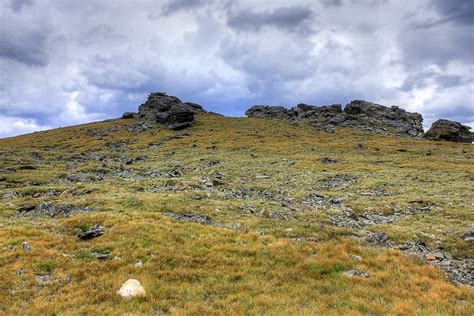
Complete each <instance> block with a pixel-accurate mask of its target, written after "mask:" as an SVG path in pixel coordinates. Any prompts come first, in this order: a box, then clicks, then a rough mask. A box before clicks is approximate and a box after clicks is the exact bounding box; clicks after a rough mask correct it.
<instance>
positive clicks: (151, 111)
mask: <svg viewBox="0 0 474 316" xmlns="http://www.w3.org/2000/svg"><path fill="white" fill-rule="evenodd" d="M196 113H206V111H205V110H204V109H203V108H202V106H201V105H199V104H197V103H191V102H182V101H181V100H180V99H178V98H177V97H174V96H170V95H167V94H166V93H163V92H155V93H151V94H150V95H149V96H148V100H147V101H146V102H145V103H144V104H142V105H140V106H139V108H138V114H135V113H131V112H125V113H124V114H123V115H122V118H124V119H131V118H135V117H136V118H139V119H151V120H155V121H156V122H158V123H160V124H165V125H166V126H167V127H168V128H170V129H172V130H179V129H183V128H186V127H189V126H192V125H193V124H194V114H196Z"/></svg>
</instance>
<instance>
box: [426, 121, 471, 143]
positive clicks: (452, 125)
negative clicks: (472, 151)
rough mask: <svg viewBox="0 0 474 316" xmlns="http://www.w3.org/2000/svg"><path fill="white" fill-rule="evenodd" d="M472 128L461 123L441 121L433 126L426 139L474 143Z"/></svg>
mask: <svg viewBox="0 0 474 316" xmlns="http://www.w3.org/2000/svg"><path fill="white" fill-rule="evenodd" d="M470 129H471V128H470V127H469V126H466V125H462V124H461V123H458V122H454V121H449V120H444V119H440V120H437V121H436V122H434V123H433V125H431V128H430V129H429V130H428V131H427V132H426V134H425V138H426V139H431V140H448V141H453V142H461V143H472V142H474V133H473V132H471V131H470Z"/></svg>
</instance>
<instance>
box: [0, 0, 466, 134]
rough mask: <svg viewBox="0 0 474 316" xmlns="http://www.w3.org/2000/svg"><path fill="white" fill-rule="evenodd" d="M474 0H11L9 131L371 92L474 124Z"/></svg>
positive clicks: (2, 62)
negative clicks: (165, 102)
mask: <svg viewBox="0 0 474 316" xmlns="http://www.w3.org/2000/svg"><path fill="white" fill-rule="evenodd" d="M473 60H474V1H472V0H417V1H413V0H292V1H289V0H288V1H279V0H273V1H269V0H239V1H229V0H175V1H167V0H162V1H159V0H158V1H156V0H155V1H152V0H133V1H132V0H81V1H77V0H0V137H8V136H13V135H18V134H23V133H29V132H33V131H39V130H44V129H49V128H54V127H59V126H68V125H75V124H80V123H86V122H91V121H97V120H103V119H108V118H114V117H118V116H120V115H121V114H122V113H123V112H125V111H136V110H137V107H138V105H140V104H141V103H143V102H145V101H146V98H147V95H148V94H149V93H150V92H154V91H163V92H167V93H168V94H170V95H176V96H178V97H179V98H180V99H182V100H183V101H191V102H196V103H200V104H202V105H203V106H204V107H205V108H206V109H207V110H210V111H214V112H218V113H222V114H225V115H228V116H243V115H244V112H245V110H246V109H247V108H249V107H250V106H252V105H255V104H264V105H283V106H287V107H292V106H294V105H296V104H298V103H307V104H313V105H327V104H343V105H344V104H347V103H348V102H349V101H351V100H355V99H363V100H367V101H372V102H376V103H379V104H383V105H387V106H390V105H398V106H400V107H402V108H405V109H407V110H409V111H414V112H419V113H421V114H422V115H423V117H424V119H425V121H424V127H425V129H427V128H429V126H430V125H431V123H432V122H433V121H434V120H436V119H438V118H446V119H451V120H455V121H459V122H461V123H464V124H467V125H470V126H472V127H474V76H473V68H474V67H473Z"/></svg>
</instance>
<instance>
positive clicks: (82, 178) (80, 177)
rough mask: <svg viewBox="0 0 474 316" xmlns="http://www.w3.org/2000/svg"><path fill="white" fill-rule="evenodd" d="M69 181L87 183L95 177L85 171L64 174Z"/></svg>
mask: <svg viewBox="0 0 474 316" xmlns="http://www.w3.org/2000/svg"><path fill="white" fill-rule="evenodd" d="M66 180H68V181H70V182H79V183H88V182H93V181H95V180H96V179H95V177H94V176H92V175H90V174H87V173H71V174H68V175H67V176H66Z"/></svg>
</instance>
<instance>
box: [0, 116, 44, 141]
mask: <svg viewBox="0 0 474 316" xmlns="http://www.w3.org/2000/svg"><path fill="white" fill-rule="evenodd" d="M50 128H51V126H47V125H39V124H38V123H37V122H36V120H34V119H26V118H22V117H9V116H2V115H0V136H2V137H9V136H14V135H18V134H26V133H32V132H36V131H42V130H46V129H50Z"/></svg>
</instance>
